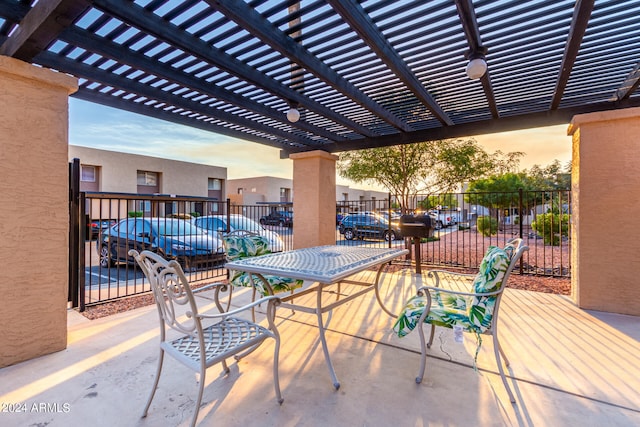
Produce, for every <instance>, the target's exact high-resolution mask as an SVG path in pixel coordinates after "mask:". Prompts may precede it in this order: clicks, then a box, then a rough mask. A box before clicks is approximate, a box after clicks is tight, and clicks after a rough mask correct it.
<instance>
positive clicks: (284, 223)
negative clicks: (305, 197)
mask: <svg viewBox="0 0 640 427" xmlns="http://www.w3.org/2000/svg"><path fill="white" fill-rule="evenodd" d="M260 224H262V225H278V226H280V227H293V212H287V211H273V212H271V213H270V214H269V215H265V216H263V217H260Z"/></svg>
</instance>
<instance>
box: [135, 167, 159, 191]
mask: <svg viewBox="0 0 640 427" xmlns="http://www.w3.org/2000/svg"><path fill="white" fill-rule="evenodd" d="M138 185H146V186H149V187H156V186H157V185H158V173H157V172H147V171H138Z"/></svg>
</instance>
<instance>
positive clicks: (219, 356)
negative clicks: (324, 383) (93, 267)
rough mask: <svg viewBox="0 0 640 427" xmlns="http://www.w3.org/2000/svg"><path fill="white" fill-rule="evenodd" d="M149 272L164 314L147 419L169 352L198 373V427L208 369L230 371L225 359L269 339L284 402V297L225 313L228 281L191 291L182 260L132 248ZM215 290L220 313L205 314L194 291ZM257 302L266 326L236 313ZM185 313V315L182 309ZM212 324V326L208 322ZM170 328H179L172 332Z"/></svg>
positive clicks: (276, 384) (277, 387)
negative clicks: (280, 314) (279, 316)
mask: <svg viewBox="0 0 640 427" xmlns="http://www.w3.org/2000/svg"><path fill="white" fill-rule="evenodd" d="M129 255H130V256H132V257H134V258H135V260H136V261H137V263H138V265H139V266H140V268H141V269H142V271H143V272H144V274H145V275H146V276H147V279H148V280H149V284H150V285H151V289H152V291H153V295H154V297H155V301H156V306H157V308H158V314H159V318H160V356H159V359H158V368H157V371H156V375H155V380H154V383H153V387H152V389H151V394H150V396H149V400H148V401H147V404H146V406H145V408H144V411H143V413H142V417H143V418H144V417H146V416H147V412H148V410H149V407H150V406H151V401H152V400H153V397H154V394H155V392H156V389H157V387H158V381H159V379H160V374H161V372H162V365H163V360H164V355H165V353H166V354H168V355H169V356H172V357H173V358H175V359H176V360H178V361H179V362H180V363H182V364H183V365H185V366H187V367H188V368H190V369H191V370H193V371H194V372H197V373H199V374H200V375H199V389H198V397H197V399H196V406H195V411H194V414H193V420H192V422H191V426H194V425H195V423H196V420H197V418H198V413H199V411H200V404H201V402H202V394H203V391H204V384H205V375H206V371H207V368H209V367H211V366H213V365H215V364H217V363H221V364H222V367H223V369H224V372H225V373H228V372H229V367H228V366H227V362H226V359H228V358H230V357H235V358H236V360H237V359H238V358H239V357H240V356H246V355H247V354H249V353H251V352H252V351H253V350H255V349H256V348H258V347H259V346H260V345H261V344H262V343H263V342H264V341H265V340H266V339H267V338H273V339H274V341H275V345H274V347H275V348H274V354H273V381H274V387H275V391H276V399H277V401H278V403H279V404H282V402H283V398H282V394H281V393H280V382H279V378H278V355H279V351H280V335H279V334H278V330H277V328H276V325H275V323H274V318H275V309H276V305H277V304H278V302H279V299H278V298H277V297H274V296H269V297H265V298H261V299H259V300H256V301H253V302H252V303H250V304H247V305H245V306H243V307H241V308H237V309H234V310H231V311H227V312H225V311H224V310H223V308H222V307H221V305H220V303H219V301H218V297H217V292H219V290H220V289H221V288H222V287H224V286H227V285H226V284H225V283H214V284H210V285H206V286H204V287H202V288H200V289H197V290H192V289H191V287H190V286H189V282H188V280H187V278H186V277H185V274H184V271H183V270H182V268H181V267H180V264H179V263H178V262H177V261H175V260H172V261H167V260H165V259H164V258H162V257H160V256H159V255H157V254H155V253H153V252H150V251H143V252H142V253H138V252H137V251H135V250H131V251H129ZM205 290H213V291H214V292H215V293H216V296H215V299H214V301H215V305H216V306H217V309H218V311H219V312H218V313H215V314H201V313H199V311H198V307H197V304H196V300H195V297H194V294H195V293H198V292H202V291H205ZM258 304H266V306H267V308H266V318H267V320H268V327H267V328H265V327H263V326H261V325H258V324H256V323H255V322H251V321H248V320H245V319H242V318H239V317H236V316H237V315H239V314H241V313H243V312H246V311H247V310H250V309H252V308H254V307H255V306H256V305H258ZM181 310H182V312H184V315H180V312H181ZM209 323H210V324H209ZM168 329H173V330H174V331H177V332H178V335H179V336H178V337H175V336H171V337H169V335H175V334H173V333H171V334H168Z"/></svg>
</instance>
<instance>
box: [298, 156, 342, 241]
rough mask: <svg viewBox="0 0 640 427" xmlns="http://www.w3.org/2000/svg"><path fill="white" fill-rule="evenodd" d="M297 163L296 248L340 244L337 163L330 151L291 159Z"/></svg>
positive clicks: (335, 157) (336, 158) (336, 157)
mask: <svg viewBox="0 0 640 427" xmlns="http://www.w3.org/2000/svg"><path fill="white" fill-rule="evenodd" d="M289 158H291V159H292V160H293V247H294V248H296V249H298V248H308V247H310V246H319V245H335V243H336V160H338V156H336V155H333V154H329V153H327V152H326V151H309V152H306V153H295V154H292V155H290V156H289Z"/></svg>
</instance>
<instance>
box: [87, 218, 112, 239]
mask: <svg viewBox="0 0 640 427" xmlns="http://www.w3.org/2000/svg"><path fill="white" fill-rule="evenodd" d="M115 223H116V220H115V219H92V220H91V221H89V224H88V229H89V232H88V233H87V237H88V238H89V239H91V240H93V239H96V238H97V237H98V236H99V235H100V233H101V232H102V231H104V230H106V229H107V228H109V227H113V226H114V225H115Z"/></svg>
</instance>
